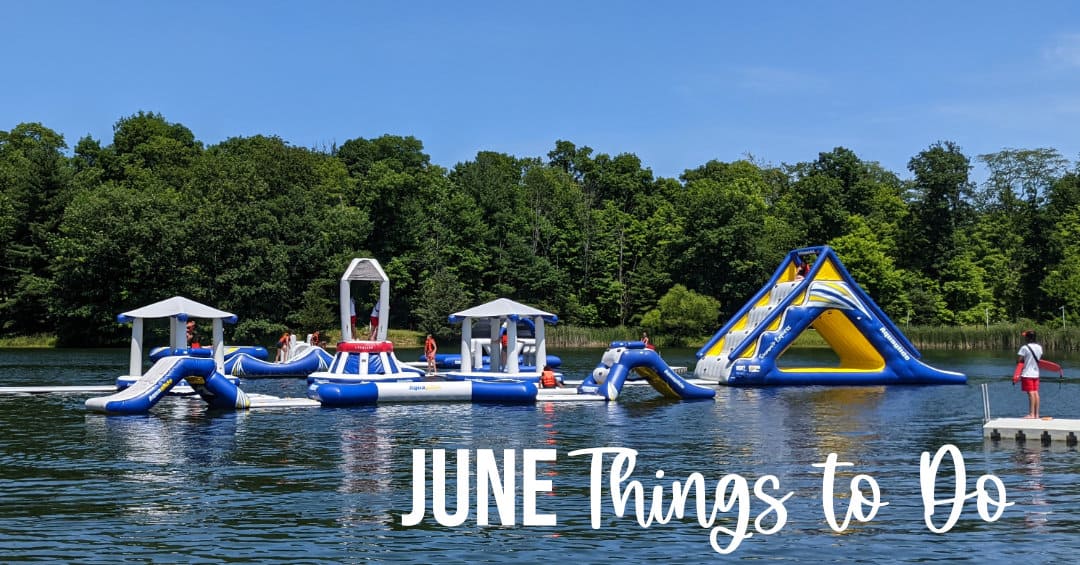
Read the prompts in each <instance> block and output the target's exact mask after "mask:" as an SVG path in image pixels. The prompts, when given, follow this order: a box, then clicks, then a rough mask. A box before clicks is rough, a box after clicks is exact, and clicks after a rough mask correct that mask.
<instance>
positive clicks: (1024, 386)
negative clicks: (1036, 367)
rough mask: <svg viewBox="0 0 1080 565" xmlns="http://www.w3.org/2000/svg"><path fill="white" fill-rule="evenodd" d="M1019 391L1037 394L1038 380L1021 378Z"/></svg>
mask: <svg viewBox="0 0 1080 565" xmlns="http://www.w3.org/2000/svg"><path fill="white" fill-rule="evenodd" d="M1020 390H1022V391H1024V392H1038V391H1039V379H1032V378H1029V377H1023V378H1021V379H1020Z"/></svg>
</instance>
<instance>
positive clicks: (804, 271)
mask: <svg viewBox="0 0 1080 565" xmlns="http://www.w3.org/2000/svg"><path fill="white" fill-rule="evenodd" d="M811 329H812V330H816V331H817V332H818V334H819V335H820V336H821V337H822V338H823V339H824V340H825V341H826V342H827V343H828V345H829V346H830V347H831V348H832V349H833V351H834V352H835V353H836V355H837V357H839V364H838V365H837V366H831V367H783V366H781V365H780V364H778V360H779V359H780V358H781V356H782V355H783V353H784V352H785V351H786V350H787V348H788V347H790V346H791V344H792V343H794V342H795V340H796V338H798V337H799V335H800V334H802V333H803V332H805V331H808V330H811ZM920 357H921V355H920V353H919V352H918V350H916V349H915V346H913V345H912V344H911V342H910V341H908V339H907V338H906V337H905V336H904V334H903V333H901V332H900V329H899V328H897V327H896V325H895V324H894V323H893V322H892V320H890V319H889V317H888V316H886V315H885V313H884V312H883V311H882V310H881V309H880V308H879V307H878V305H877V304H876V303H875V302H874V301H873V300H872V299H871V298H870V297H869V296H868V295H867V294H866V292H865V291H863V289H862V288H860V287H859V285H858V284H856V282H855V281H854V280H853V279H852V278H851V275H850V274H849V273H848V272H847V270H846V269H845V268H844V266H843V264H841V262H840V259H839V258H838V257H837V256H836V253H835V252H834V251H833V250H832V249H831V248H830V247H827V246H820V247H808V248H804V249H797V250H795V251H792V252H790V253H788V256H787V258H786V259H785V260H784V262H783V263H782V264H781V265H780V267H779V268H778V269H777V270H776V272H775V273H774V274H773V276H772V278H770V279H769V281H768V283H766V284H765V286H764V287H762V288H761V290H760V291H758V293H757V294H755V295H754V297H753V298H751V299H750V301H749V302H747V303H746V305H744V306H743V307H742V308H741V309H740V310H739V311H738V312H737V313H736V314H735V316H734V317H732V318H731V320H729V321H728V322H727V323H726V324H725V325H724V326H723V327H722V328H721V329H720V331H718V332H716V335H714V336H713V337H712V339H710V340H709V341H708V342H707V343H706V344H705V346H704V347H702V348H701V349H700V350H698V352H697V358H698V363H697V367H696V369H695V376H696V377H697V378H699V379H703V380H708V381H712V382H717V383H719V384H724V385H731V386H769V385H897V384H911V385H922V384H964V383H965V382H967V377H966V376H965V375H963V374H961V373H956V372H952V371H944V370H941V369H936V368H934V367H931V366H929V365H927V364H926V363H924V362H923V361H922V360H921V359H920Z"/></svg>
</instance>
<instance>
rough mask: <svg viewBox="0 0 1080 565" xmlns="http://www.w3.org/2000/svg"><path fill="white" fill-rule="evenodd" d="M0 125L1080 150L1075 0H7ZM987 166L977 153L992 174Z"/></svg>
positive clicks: (672, 144) (891, 151)
mask: <svg viewBox="0 0 1080 565" xmlns="http://www.w3.org/2000/svg"><path fill="white" fill-rule="evenodd" d="M2 13H3V14H4V17H3V18H2V20H3V21H4V25H3V30H4V38H5V40H4V44H5V47H6V49H5V50H6V51H7V54H6V56H5V57H4V62H3V63H2V64H0V65H2V67H0V68H3V70H4V72H3V81H2V82H0V130H8V129H11V128H12V127H14V126H15V125H17V124H19V123H21V122H41V123H43V124H45V125H46V126H48V127H50V128H52V129H54V130H56V131H58V132H59V133H61V134H63V135H64V136H65V139H66V140H67V142H68V144H69V145H74V144H75V142H76V141H77V140H78V139H79V138H81V137H83V136H85V135H90V136H92V137H94V138H96V139H99V140H102V141H103V142H104V143H106V144H107V143H111V141H112V126H113V124H114V123H115V122H116V121H117V120H118V119H119V118H121V117H124V116H129V115H131V114H134V113H136V112H137V111H139V110H145V111H153V112H159V113H161V114H163V115H164V116H165V118H166V119H167V120H169V121H170V122H178V123H181V124H183V125H185V126H187V127H188V128H190V129H191V130H192V131H193V132H194V133H195V136H196V137H197V138H198V139H200V140H202V141H203V142H204V143H206V144H214V143H217V142H219V141H221V140H223V139H226V138H229V137H233V136H249V135H255V134H264V135H277V136H280V137H281V138H283V139H284V140H286V141H287V142H289V143H290V144H292V145H296V146H302V147H325V146H329V145H330V144H333V143H338V144H340V143H342V142H344V141H346V140H348V139H353V138H357V137H365V138H373V137H378V136H380V135H382V134H386V133H390V134H396V135H412V136H415V137H417V138H419V139H420V140H421V141H422V142H423V143H424V147H425V151H426V152H427V153H428V154H429V155H431V157H432V160H433V161H434V162H435V163H438V164H440V165H444V166H447V167H452V166H453V165H454V164H455V163H458V162H461V161H467V160H470V159H472V158H473V157H474V156H475V155H476V152H477V151H482V150H494V151H500V152H504V153H510V154H513V155H517V156H520V157H530V156H545V155H546V154H547V152H548V151H550V150H551V149H552V148H553V147H554V144H555V141H556V140H559V139H565V140H569V141H572V142H574V143H575V144H577V145H579V146H582V145H588V146H590V147H592V148H593V149H594V150H595V151H596V152H601V153H608V154H617V153H624V152H629V153H634V154H636V155H638V156H639V157H640V158H641V160H642V162H643V164H644V166H646V167H649V168H651V169H652V170H653V172H654V173H655V174H656V175H658V176H669V177H676V176H678V175H679V174H681V173H682V171H683V170H684V169H687V168H694V167H697V166H699V165H701V164H703V163H705V162H707V161H708V160H710V159H719V160H721V161H733V160H736V159H739V158H742V157H744V156H746V155H747V154H749V155H752V156H753V157H754V158H755V159H757V160H758V161H760V162H764V163H772V164H779V163H795V162H799V161H808V160H812V159H814V158H816V156H817V154H818V153H819V152H821V151H828V150H831V149H832V148H833V147H836V146H845V147H848V148H850V149H852V150H854V151H855V152H856V153H857V154H858V155H859V156H860V157H861V158H863V159H865V160H871V161H878V162H880V163H881V164H882V165H883V166H885V167H886V168H888V169H890V170H892V171H894V172H896V173H898V174H900V175H901V176H902V177H904V178H907V177H909V174H908V172H907V170H906V165H907V162H908V160H909V159H910V158H911V157H912V156H914V155H915V154H916V153H918V152H919V151H921V150H923V149H925V148H927V147H928V146H929V145H930V144H932V143H934V142H936V141H938V140H950V141H955V142H957V143H959V144H960V146H961V148H962V149H963V150H964V152H965V153H966V154H967V155H969V156H971V157H974V156H976V155H978V154H982V153H988V152H993V151H998V150H1001V149H1003V148H1006V147H1010V148H1036V147H1052V148H1055V149H1057V150H1058V151H1060V152H1061V154H1062V155H1063V156H1065V157H1066V158H1068V159H1070V160H1076V159H1077V156H1078V153H1080V135H1078V133H1077V132H1078V131H1080V3H1073V2H1065V1H1060V2H1049V1H1047V2H1030V3H1018V2H1002V1H996V0H992V1H986V2H959V1H957V2H946V1H922V0H917V1H907V2H866V1H852V2H840V1H817V2H796V1H790V2H774V1H768V0H764V1H758V2H733V1H732V2H722V1H719V0H717V1H702V2H679V1H675V2H655V1H651V2H650V1H618V2H617V1H588V0H576V1H563V0H546V1H543V2H521V1H511V0H504V1H501V2H494V1H493V2H487V1H485V2H468V1H413V2H383V1H369V2H359V1H357V2H325V1H310V2H299V1H297V2H274V1H258V2H248V1H206V0H194V1H189V2H165V1H153V0H146V1H111V2H110V1H101V2H85V1H79V2H69V1H52V2H50V1H40V2H15V1H9V2H6V3H4V5H3V10H2ZM976 175H978V172H976Z"/></svg>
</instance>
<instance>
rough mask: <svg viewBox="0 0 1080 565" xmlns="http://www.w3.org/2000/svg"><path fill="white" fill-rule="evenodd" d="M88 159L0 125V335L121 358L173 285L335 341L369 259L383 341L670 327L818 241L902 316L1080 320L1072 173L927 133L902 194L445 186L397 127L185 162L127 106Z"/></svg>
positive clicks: (1046, 160) (797, 186)
mask: <svg viewBox="0 0 1080 565" xmlns="http://www.w3.org/2000/svg"><path fill="white" fill-rule="evenodd" d="M103 143H104V142H103V141H101V140H95V139H93V138H91V137H89V136H88V137H84V138H82V139H80V140H78V142H77V143H75V145H74V147H69V146H68V144H67V143H66V141H65V140H64V138H63V136H61V135H59V134H57V133H56V132H54V131H52V130H50V129H49V128H48V127H46V126H44V125H42V124H38V123H25V124H20V125H18V126H16V127H14V128H13V129H12V130H11V131H0V255H2V260H0V336H12V335H37V334H55V335H56V336H58V337H59V339H60V340H61V343H62V344H65V345H99V344H111V343H117V342H120V341H123V340H124V339H126V337H127V336H128V335H129V333H128V332H129V330H127V329H126V328H124V327H122V326H120V325H118V324H117V322H116V315H117V314H118V313H120V312H123V311H125V310H129V309H132V308H136V307H139V306H143V305H146V304H150V303H152V302H156V301H158V300H161V299H164V298H167V297H170V296H173V295H183V296H187V297H189V298H192V299H194V300H198V301H200V302H204V303H206V304H209V305H212V306H216V307H218V308H221V309H224V310H228V311H230V312H233V313H235V314H237V316H238V317H239V318H240V321H239V323H238V324H237V325H236V326H235V327H234V328H233V329H232V330H231V332H230V333H231V336H230V335H227V337H231V338H232V340H235V341H240V342H246V341H251V340H254V341H259V342H264V343H265V342H269V341H270V340H269V337H270V336H271V335H273V334H275V333H277V332H280V331H281V330H283V329H285V328H287V327H288V328H293V329H299V330H300V331H305V330H306V331H310V330H312V329H316V328H335V327H337V326H338V324H337V310H336V306H335V305H336V300H337V279H338V277H340V275H341V273H342V271H343V270H344V268H345V266H346V265H347V264H348V261H349V260H350V259H351V258H353V257H374V258H377V259H378V260H379V261H380V262H381V263H382V264H383V266H384V268H385V269H386V271H387V273H388V275H389V276H390V279H391V284H392V287H393V288H392V292H391V309H390V322H391V325H392V326H394V327H408V328H414V329H420V330H423V331H432V332H436V333H439V334H441V335H446V334H447V333H448V332H449V331H450V330H451V328H450V327H448V325H447V323H446V316H447V315H448V314H449V313H451V312H454V311H457V310H459V309H462V308H466V307H469V306H473V305H475V304H479V303H481V302H484V301H487V300H489V299H492V298H496V297H508V298H513V299H515V300H518V301H521V302H524V303H527V304H531V305H534V306H537V307H540V308H544V309H547V310H549V311H553V312H555V313H557V314H558V315H559V316H560V318H561V319H562V320H563V321H564V322H568V323H570V324H573V325H577V326H597V327H610V326H618V325H627V326H637V327H644V328H649V329H653V330H654V331H661V332H669V333H672V334H680V333H685V334H687V335H691V334H693V333H694V332H702V331H706V332H707V331H712V330H714V329H715V328H716V327H718V324H719V323H720V322H722V321H723V320H724V319H726V316H728V315H730V314H731V313H733V312H734V311H735V310H736V309H738V308H739V307H740V306H741V305H742V304H743V303H744V302H745V301H746V300H747V299H748V298H749V297H750V296H751V295H752V294H753V293H754V292H755V291H756V290H757V289H758V288H759V287H760V285H761V284H762V283H764V282H765V280H766V279H767V278H768V276H769V275H770V274H771V273H772V271H773V270H774V269H775V268H776V266H777V265H778V264H779V262H780V260H781V259H782V258H783V257H784V255H785V254H786V253H787V252H788V251H789V250H791V249H794V248H797V247H803V246H808V245H819V244H828V245H831V246H833V247H834V248H835V249H836V251H837V252H838V254H839V256H840V257H841V259H842V260H843V261H844V263H845V265H846V266H847V268H848V270H849V271H850V272H851V273H852V275H853V276H854V277H855V279H856V280H857V281H859V283H860V284H861V285H862V286H863V287H864V288H865V289H866V290H867V291H868V292H869V294H870V295H871V296H872V297H874V299H875V300H877V301H878V302H879V304H880V305H881V306H882V308H883V309H884V310H885V311H886V312H887V313H888V314H889V315H890V316H892V317H893V318H894V319H895V320H897V321H899V322H901V323H911V324H916V323H918V324H934V325H968V324H983V323H985V322H986V321H987V320H989V322H990V323H996V322H1003V321H1016V320H1020V319H1029V320H1036V321H1038V320H1048V319H1054V318H1057V319H1060V318H1061V317H1062V316H1068V317H1070V318H1074V319H1075V317H1077V316H1080V249H1078V248H1080V177H1078V171H1077V170H1076V169H1075V168H1074V166H1073V165H1072V164H1071V163H1070V162H1069V161H1068V160H1067V159H1065V158H1063V157H1062V156H1061V155H1060V154H1059V153H1058V152H1057V151H1056V150H1054V149H1046V148H1039V149H1003V150H1002V151H1000V152H998V153H993V154H989V155H978V156H975V157H969V156H967V155H965V154H964V153H963V151H962V149H961V147H959V146H957V145H956V144H955V143H952V142H949V141H940V142H937V143H934V144H932V145H930V146H929V147H927V148H925V149H923V150H922V151H919V152H918V153H917V154H915V155H914V156H913V157H911V159H910V161H909V163H908V166H907V169H908V170H907V171H905V172H904V175H905V177H906V178H901V177H900V176H899V175H898V174H897V173H896V172H893V171H888V170H885V169H884V168H882V167H881V166H880V165H879V164H878V163H877V162H874V161H867V160H863V159H861V158H860V157H859V156H857V155H856V154H855V153H853V152H852V151H851V150H849V149H846V148H843V147H837V148H834V149H832V150H830V151H825V152H822V153H819V154H818V155H817V157H816V158H815V159H813V160H810V161H806V162H800V163H796V164H782V165H771V164H763V163H759V162H755V161H754V160H752V159H748V160H740V161H735V162H730V163H725V162H720V161H709V162H708V163H703V164H702V165H701V166H699V167H697V168H695V169H688V170H686V171H685V172H684V173H683V174H682V175H681V176H680V177H679V178H678V179H672V178H657V177H655V176H654V175H653V173H652V171H651V170H650V169H649V168H648V167H646V166H644V165H643V164H642V162H641V160H640V159H639V158H638V157H636V156H635V155H633V154H629V153H628V154H620V155H614V156H612V155H607V154H604V153H596V152H594V151H593V149H591V148H589V147H586V146H578V145H576V144H574V143H572V142H570V141H561V140H560V141H556V142H555V143H554V146H553V148H552V149H551V151H549V152H548V153H547V155H546V156H544V157H516V156H512V155H507V154H504V153H497V152H488V151H484V152H480V153H478V154H477V155H476V157H475V158H474V159H473V160H472V161H468V162H464V163H458V164H457V165H455V166H454V167H453V168H452V169H450V170H447V169H445V168H443V167H440V166H438V165H435V164H433V163H431V160H430V158H429V157H428V155H426V154H424V148H423V144H422V143H421V141H420V140H418V139H415V138H413V137H399V136H393V135H385V136H382V137H379V138H376V139H363V138H356V139H351V140H348V141H345V142H344V143H341V144H340V145H335V146H333V147H324V148H315V149H308V148H301V147H294V146H291V145H289V143H288V142H287V141H285V140H282V139H280V138H277V137H265V136H253V137H235V138H231V139H227V140H225V141H223V142H221V143H218V144H216V145H212V146H204V144H203V143H202V142H200V141H199V140H198V139H196V137H195V135H194V133H193V132H192V131H191V130H189V129H188V128H187V127H185V126H183V125H181V124H178V123H170V122H168V121H167V120H166V119H165V118H164V117H163V116H161V115H159V114H154V113H145V112H139V113H137V114H134V115H132V116H129V117H125V118H122V119H120V120H119V121H118V122H117V123H116V124H115V126H114V128H113V139H112V141H111V143H109V144H107V145H106V144H103ZM973 159H974V160H975V162H974V163H973ZM976 164H978V165H980V166H981V167H983V168H985V170H986V172H987V174H986V180H985V181H984V182H982V183H975V182H974V181H973V180H972V175H971V173H972V170H973V169H974V167H975V165H976ZM369 302H370V301H369Z"/></svg>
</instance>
